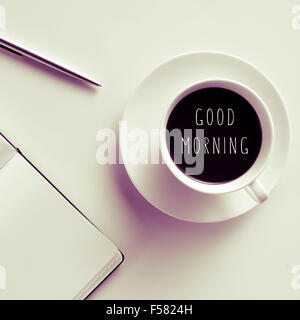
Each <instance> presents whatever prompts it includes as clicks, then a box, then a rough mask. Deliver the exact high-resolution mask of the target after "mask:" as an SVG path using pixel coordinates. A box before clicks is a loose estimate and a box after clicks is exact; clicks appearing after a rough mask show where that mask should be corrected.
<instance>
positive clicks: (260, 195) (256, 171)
mask: <svg viewBox="0 0 300 320" xmlns="http://www.w3.org/2000/svg"><path fill="white" fill-rule="evenodd" d="M210 87H219V88H224V89H229V90H231V91H234V92H236V93H238V94H239V95H241V96H242V97H244V98H245V99H246V100H247V101H248V102H249V103H250V105H251V106H252V107H253V109H254V110H255V111H256V113H257V116H258V118H259V121H260V124H261V129H262V143H261V148H260V151H259V154H258V156H257V158H256V160H255V162H254V163H253V165H252V166H251V167H250V168H249V169H248V170H247V171H246V172H245V173H244V174H243V175H241V176H240V177H238V178H237V179H234V180H231V181H229V182H221V183H208V182H203V181H199V180H196V179H193V178H192V177H190V176H188V175H186V174H184V173H183V172H182V171H181V170H180V169H179V168H178V167H177V166H176V164H175V163H174V162H173V159H172V158H171V155H170V153H169V150H168V146H167V140H166V127H167V122H168V119H169V116H170V114H171V113H172V111H173V109H174V107H175V106H176V105H177V103H178V102H179V101H180V100H182V99H183V98H184V97H185V96H187V95H189V94H190V93H192V92H194V91H197V90H200V89H204V88H210ZM273 140H274V130H273V122H272V117H271V114H270V111H269V109H268V107H267V106H266V105H265V103H264V102H263V101H262V99H261V98H260V97H259V96H258V95H257V94H256V93H255V92H254V91H253V90H251V89H250V88H249V87H247V86H245V85H243V84H242V83H239V82H237V81H234V80H229V79H207V80H204V81H201V82H197V83H195V84H192V85H190V86H188V87H187V88H185V89H184V90H183V91H182V92H181V93H179V94H178V96H177V97H176V98H175V99H173V100H172V101H171V102H170V104H169V106H168V108H167V111H166V112H165V113H164V116H163V119H162V123H161V134H160V150H161V154H162V158H163V160H164V162H165V164H166V165H167V166H168V168H169V170H170V171H171V173H172V174H173V175H174V176H175V178H176V179H177V180H179V181H180V182H182V183H183V184H185V185H186V186H188V187H190V188H192V189H194V190H196V191H198V192H202V193H207V194H214V195H218V194H224V193H229V192H234V191H237V190H240V189H243V188H244V189H245V190H247V191H248V192H249V194H250V195H251V196H252V198H254V199H255V200H256V201H257V202H263V201H265V200H266V199H267V198H268V192H267V191H266V189H265V187H264V186H263V184H262V183H261V182H260V179H259V176H260V175H261V173H262V171H263V170H264V168H265V166H266V164H267V162H268V159H269V156H270V154H271V150H272V146H273Z"/></svg>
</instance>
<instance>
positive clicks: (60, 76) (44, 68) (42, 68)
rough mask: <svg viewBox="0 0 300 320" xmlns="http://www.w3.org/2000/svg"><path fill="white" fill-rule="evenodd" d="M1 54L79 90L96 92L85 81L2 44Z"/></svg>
mask: <svg viewBox="0 0 300 320" xmlns="http://www.w3.org/2000/svg"><path fill="white" fill-rule="evenodd" d="M0 53H1V54H3V55H6V56H7V57H10V58H12V59H14V60H15V61H18V62H21V63H23V64H24V65H27V66H29V67H30V68H34V69H35V70H38V71H39V72H43V73H46V74H47V75H49V76H51V77H53V78H55V79H57V80H60V81H63V82H66V83H69V84H71V85H74V86H77V87H78V88H81V89H84V90H87V91H90V92H96V88H95V87H93V86H92V85H90V84H88V83H86V82H85V81H84V80H81V79H79V78H75V77H74V76H71V75H69V74H67V73H63V72H62V71H60V70H57V69H54V68H53V67H50V66H48V65H45V64H42V63H40V62H38V61H35V60H32V59H30V58H28V57H26V56H24V55H22V54H21V53H19V52H17V51H14V50H12V49H10V48H7V47H5V46H2V45H1V44H0Z"/></svg>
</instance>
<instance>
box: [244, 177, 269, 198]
mask: <svg viewBox="0 0 300 320" xmlns="http://www.w3.org/2000/svg"><path fill="white" fill-rule="evenodd" d="M246 190H247V191H248V193H249V194H250V196H251V197H252V198H253V199H254V200H255V201H256V202H259V203H262V202H264V201H266V200H267V199H268V197H269V193H268V191H267V190H266V189H265V187H264V186H263V185H262V183H261V182H260V181H259V180H254V181H253V182H252V183H250V184H249V185H248V186H247V187H246Z"/></svg>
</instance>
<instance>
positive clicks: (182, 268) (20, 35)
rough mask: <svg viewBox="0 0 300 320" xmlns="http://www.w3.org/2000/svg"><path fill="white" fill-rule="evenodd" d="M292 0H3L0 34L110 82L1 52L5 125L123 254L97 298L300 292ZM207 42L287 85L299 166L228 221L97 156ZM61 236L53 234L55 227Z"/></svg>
mask: <svg viewBox="0 0 300 320" xmlns="http://www.w3.org/2000/svg"><path fill="white" fill-rule="evenodd" d="M296 4H297V1H295V0H280V1H276V2H275V1H269V0H268V1H266V0H264V1H258V0H256V1H247V2H246V1H237V0H236V1H234V0H227V1H222V0H219V1H216V0H214V1H204V0H202V1H200V0H195V1H192V0H187V1H178V0H176V1H174V0H173V1H171V0H163V1H159V0H151V1H150V0H147V1H146V0H126V1H122V0H110V1H108V0H106V1H104V0H101V1H100V0H98V1H96V0H87V1H73V0H52V1H47V2H46V1H39V0H27V1H19V0H0V5H2V6H5V8H6V23H7V26H6V30H3V31H2V32H1V33H2V34H4V35H5V36H6V37H8V38H10V39H12V40H16V41H19V42H20V43H23V44H24V45H26V46H27V47H30V48H33V49H36V50H37V51H38V52H40V53H44V54H45V55H47V56H50V57H53V58H54V59H56V60H60V61H63V62H68V64H69V65H71V66H72V65H74V66H76V67H78V69H79V70H83V71H85V72H86V73H87V74H90V75H91V76H93V77H94V78H95V79H97V80H98V81H100V82H101V83H102V84H103V88H99V89H87V88H85V87H81V86H80V85H79V84H78V83H76V82H74V81H70V80H68V78H67V77H64V76H60V75H58V74H57V73H56V72H52V71H46V70H45V69H44V68H40V67H39V66H38V65H36V64H32V63H24V62H22V60H21V59H18V58H15V56H13V55H10V54H5V53H4V52H3V50H1V53H0V81H1V87H0V90H1V99H0V129H1V132H2V133H4V134H5V135H6V136H7V137H8V138H9V139H11V140H12V142H13V143H14V144H15V145H17V146H18V147H19V148H21V149H22V151H23V153H24V154H25V155H26V156H27V157H28V158H29V159H30V160H31V161H32V162H33V163H34V164H35V165H36V166H37V167H38V168H39V169H40V170H41V171H42V172H43V173H44V174H45V175H46V176H47V177H48V178H49V179H50V180H51V181H52V182H53V183H54V184H55V185H56V186H57V187H58V188H59V189H60V190H61V191H62V192H63V193H64V194H65V195H66V196H67V197H68V198H69V199H70V200H71V201H73V202H74V204H75V205H76V206H77V207H78V208H80V209H81V210H82V211H83V212H84V213H85V214H86V215H87V216H88V217H89V218H90V219H91V220H92V221H93V222H94V223H95V224H96V225H97V226H98V227H99V228H100V229H101V230H102V231H103V232H104V233H105V234H106V235H107V236H108V237H109V238H110V239H111V240H113V241H114V242H115V243H116V244H117V245H118V247H119V248H120V249H121V250H122V251H123V253H124V254H125V261H124V263H123V264H122V265H121V267H120V268H119V269H118V270H116V271H115V272H114V273H113V274H112V275H111V276H110V278H109V280H108V281H105V282H104V283H103V284H102V285H101V286H100V287H99V288H98V289H96V291H95V292H94V293H93V294H92V295H91V296H90V298H92V299H131V298H138V299H150V298H164V299H173V298H176V299H180V298H183V299H188V298H191V299H206V298H228V299H231V298H258V299H259V298H290V299H299V298H300V290H293V288H292V286H291V280H292V278H293V275H292V274H291V268H292V267H293V266H294V265H300V210H299V204H298V199H299V195H298V194H299V193H298V190H299V189H298V188H299V187H298V180H299V175H300V174H299V147H300V143H299V140H298V137H299V135H300V125H299V121H300V105H299V99H300V98H299V97H300V96H299V80H300V78H299V77H300V74H299V67H300V30H294V29H293V28H292V26H291V19H292V17H293V14H292V12H291V10H292V7H293V6H294V5H296ZM197 50H220V51H224V52H228V53H232V54H235V55H238V56H240V57H242V58H244V59H247V60H248V61H250V62H252V63H254V64H255V65H257V66H258V67H259V68H261V69H262V70H263V71H264V72H265V73H266V74H267V75H268V76H269V77H270V78H271V79H272V80H273V82H274V83H275V84H276V85H277V87H278V88H279V90H280V92H281V94H282V95H283V97H284V99H285V101H286V103H287V108H288V111H289V115H290V122H291V148H290V154H289V159H288V164H287V166H286V169H285V171H284V173H283V176H282V178H281V180H280V182H279V184H278V185H277V187H276V188H275V189H274V191H273V192H272V194H271V197H270V199H269V200H268V201H267V202H266V203H264V204H263V205H262V206H260V207H258V208H256V209H255V210H253V211H252V212H249V213H247V214H245V215H243V216H241V217H239V218H236V219H233V220H230V221H227V222H223V223H217V224H192V223H187V222H182V221H177V220H175V219H173V218H171V217H168V216H166V215H165V214H163V213H161V212H159V211H158V210H157V209H155V208H153V207H152V206H151V205H150V204H149V203H147V202H146V201H145V200H144V199H143V198H142V197H141V196H140V195H139V193H138V192H137V191H136V189H135V188H134V186H133V185H132V184H131V182H130V180H129V178H128V176H127V174H126V172H125V169H124V167H123V166H122V165H116V166H101V165H99V164H97V162H96V149H97V147H98V146H99V142H96V133H97V131H98V130H99V129H102V128H106V127H108V128H113V129H115V128H117V126H118V121H119V120H120V118H121V116H122V113H123V111H124V108H125V106H126V103H127V101H128V98H129V97H130V95H132V94H133V92H134V90H135V89H136V87H137V86H138V84H139V82H140V81H141V80H142V79H143V78H144V77H145V76H146V75H147V74H148V73H149V72H150V71H151V70H152V69H153V68H154V67H155V66H156V65H157V64H159V63H161V62H162V61H164V60H166V59H169V58H171V57H173V56H175V55H178V54H181V53H186V52H190V51H197ZM53 236H54V237H55V235H53Z"/></svg>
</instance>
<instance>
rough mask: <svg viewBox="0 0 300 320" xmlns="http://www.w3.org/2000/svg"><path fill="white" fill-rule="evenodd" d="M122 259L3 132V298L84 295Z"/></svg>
mask: <svg viewBox="0 0 300 320" xmlns="http://www.w3.org/2000/svg"><path fill="white" fill-rule="evenodd" d="M122 260H123V256H122V254H121V252H120V251H119V250H118V249H117V247H116V246H115V245H114V244H113V243H112V242H111V241H109V240H108V239H107V238H106V237H105V236H104V235H103V234H102V233H101V232H100V231H99V230H98V229H96V228H95V227H94V226H93V225H92V224H91V223H90V222H89V221H88V220H87V219H86V218H85V217H84V216H83V215H82V214H81V213H80V212H79V211H78V210H76V209H75V207H73V206H72V205H71V204H70V203H69V202H68V201H67V200H66V199H65V198H64V197H63V196H62V195H61V194H60V193H59V192H58V191H57V190H56V189H55V188H54V187H53V186H52V185H51V184H50V183H49V182H48V181H47V180H46V179H45V178H44V177H43V176H42V175H41V174H40V173H39V172H38V171H37V170H36V169H34V167H33V166H32V165H31V164H30V163H29V162H28V161H27V160H26V159H25V158H24V157H23V156H22V155H21V154H20V153H19V152H17V151H16V150H15V149H14V148H13V147H12V146H11V145H10V144H8V142H7V141H5V140H4V139H3V137H1V136H0V300H1V299H83V298H85V297H86V296H87V295H88V294H89V293H90V292H91V291H92V290H94V289H95V288H96V287H97V286H98V285H99V283H100V282H101V281H103V280H104V279H105V278H106V277H107V276H108V275H109V274H110V273H111V272H112V271H113V270H114V269H115V268H116V267H117V266H118V265H119V264H120V263H121V262H122Z"/></svg>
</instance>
